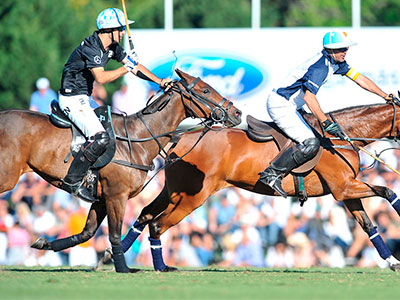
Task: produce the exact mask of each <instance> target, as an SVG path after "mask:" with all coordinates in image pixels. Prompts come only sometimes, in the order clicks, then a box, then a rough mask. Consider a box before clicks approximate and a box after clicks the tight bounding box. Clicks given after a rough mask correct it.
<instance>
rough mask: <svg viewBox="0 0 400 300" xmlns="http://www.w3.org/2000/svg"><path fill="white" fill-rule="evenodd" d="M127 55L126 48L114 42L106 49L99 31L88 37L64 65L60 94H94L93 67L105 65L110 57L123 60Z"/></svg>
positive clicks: (119, 60)
mask: <svg viewBox="0 0 400 300" xmlns="http://www.w3.org/2000/svg"><path fill="white" fill-rule="evenodd" d="M125 56H126V53H125V51H124V49H123V48H122V47H121V46H120V45H119V44H118V43H113V44H111V45H110V46H109V47H108V50H107V51H106V50H104V47H103V43H102V42H101V40H100V38H99V36H98V34H97V31H95V32H94V33H93V34H92V35H91V36H89V37H87V38H86V39H85V40H84V41H83V42H82V43H81V44H80V45H79V46H78V47H77V48H76V49H75V50H74V52H72V54H71V56H70V57H69V59H68V61H67V63H66V64H65V66H64V70H63V74H62V79H61V89H60V94H61V95H64V96H73V95H88V96H90V95H91V94H92V90H93V82H94V76H93V74H92V72H91V71H90V69H91V68H97V67H105V66H106V64H107V63H108V61H109V60H110V59H114V60H116V61H118V62H121V61H122V60H123V59H124V58H125Z"/></svg>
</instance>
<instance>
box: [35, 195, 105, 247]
mask: <svg viewBox="0 0 400 300" xmlns="http://www.w3.org/2000/svg"><path fill="white" fill-rule="evenodd" d="M105 216H106V208H105V205H104V201H99V202H96V203H94V204H92V206H91V207H90V211H89V214H88V219H87V221H86V225H85V227H84V228H83V230H82V232H81V233H78V234H75V235H73V236H69V237H66V238H63V239H58V240H55V241H52V242H49V241H47V240H46V239H45V238H42V237H40V238H38V239H37V240H36V241H35V242H34V243H33V244H32V245H31V247H32V248H35V249H39V250H53V251H55V252H58V251H61V250H64V249H67V248H71V247H74V246H76V245H79V244H82V243H84V242H86V241H88V240H89V239H91V238H92V237H93V236H94V234H95V233H96V231H97V229H98V228H99V226H100V224H101V222H103V220H104V218H105Z"/></svg>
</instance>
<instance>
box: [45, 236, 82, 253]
mask: <svg viewBox="0 0 400 300" xmlns="http://www.w3.org/2000/svg"><path fill="white" fill-rule="evenodd" d="M79 237H80V235H79V234H76V235H73V236H70V237H67V238H64V239H59V240H55V241H52V242H51V243H50V244H51V249H53V250H54V251H55V252H58V251H61V250H64V249H68V248H71V247H73V246H76V245H79V244H81V243H82V242H83V241H82V240H81V239H80V238H79Z"/></svg>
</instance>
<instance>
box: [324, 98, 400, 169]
mask: <svg viewBox="0 0 400 300" xmlns="http://www.w3.org/2000/svg"><path fill="white" fill-rule="evenodd" d="M388 104H390V105H392V107H393V120H392V126H391V128H390V132H389V138H386V137H385V138H358V137H356V138H352V137H347V140H348V141H349V142H350V144H351V146H352V149H353V150H354V151H356V152H358V150H363V151H364V152H366V153H367V154H369V155H370V156H371V157H372V158H374V161H373V162H372V164H370V165H369V166H366V167H364V168H360V170H361V171H362V170H369V169H372V168H373V167H374V166H375V165H376V162H377V161H380V162H382V163H383V164H385V163H384V162H383V161H382V160H381V159H380V158H379V156H380V155H381V154H382V153H383V152H385V151H387V150H400V148H396V147H389V148H386V149H383V150H382V151H381V152H379V153H377V152H376V151H375V156H374V155H372V154H371V153H369V152H367V151H366V150H364V149H363V148H362V147H359V148H358V149H357V148H356V147H355V146H354V145H353V142H351V141H361V142H375V141H390V142H392V141H394V142H396V143H398V144H400V142H399V133H398V134H397V135H395V131H396V112H397V108H396V105H399V106H400V101H399V100H398V99H397V98H395V97H392V101H390V102H388ZM329 115H330V117H331V119H332V120H333V121H334V122H335V123H337V122H336V120H335V118H334V117H333V115H332V114H331V113H329ZM323 135H324V137H325V132H324V131H323ZM329 139H330V140H342V139H341V138H337V137H334V138H329ZM357 147H358V146H357ZM333 148H343V149H350V148H349V147H346V146H340V145H334V146H333ZM385 165H386V164H385ZM386 166H387V165H386ZM387 167H388V168H390V169H392V170H393V171H394V172H396V173H398V171H397V170H394V169H393V168H391V167H390V166H387Z"/></svg>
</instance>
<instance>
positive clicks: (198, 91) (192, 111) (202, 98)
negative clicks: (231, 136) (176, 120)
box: [173, 69, 242, 127]
mask: <svg viewBox="0 0 400 300" xmlns="http://www.w3.org/2000/svg"><path fill="white" fill-rule="evenodd" d="M176 73H177V74H178V75H179V77H180V79H181V80H180V81H179V84H180V85H182V86H183V87H184V89H181V90H180V91H181V92H182V93H183V95H184V97H183V98H185V102H184V105H185V108H186V113H187V114H188V116H190V117H193V118H205V119H208V120H210V121H211V122H212V123H222V124H223V125H225V126H228V127H233V126H236V125H239V124H240V122H241V116H242V112H241V111H240V110H239V109H238V108H236V107H235V106H234V105H233V103H232V102H231V101H229V100H227V99H226V98H224V97H222V96H221V95H220V94H219V93H218V92H217V91H216V90H215V89H214V88H212V87H211V86H210V85H208V84H207V83H205V82H204V81H203V80H201V79H200V78H199V77H197V78H196V77H193V76H191V75H189V74H187V73H185V72H183V71H181V70H179V69H176ZM177 86H179V85H175V86H174V87H173V89H174V88H176V87H177Z"/></svg>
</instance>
